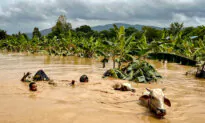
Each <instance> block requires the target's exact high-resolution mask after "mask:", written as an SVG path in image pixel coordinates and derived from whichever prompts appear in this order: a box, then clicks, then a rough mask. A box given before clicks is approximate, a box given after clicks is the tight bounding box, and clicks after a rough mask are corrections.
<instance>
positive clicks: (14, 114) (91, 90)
mask: <svg viewBox="0 0 205 123" xmlns="http://www.w3.org/2000/svg"><path fill="white" fill-rule="evenodd" d="M149 62H150V63H151V64H152V65H153V66H154V67H156V68H157V70H158V71H159V73H160V74H161V75H162V76H163V79H161V80H159V81H158V83H153V84H135V83H133V82H132V83H131V84H132V86H134V87H135V88H136V93H132V92H120V91H115V90H113V89H112V85H113V84H114V83H116V82H128V81H126V80H118V79H112V78H106V79H103V78H102V74H103V73H104V71H106V70H107V69H109V68H112V63H111V62H110V63H108V64H106V68H102V64H101V63H100V62H99V60H96V59H86V58H79V57H74V56H72V57H56V56H52V57H51V56H39V55H38V56H34V55H22V54H0V123H36V122H39V123H149V122H151V123H182V122H183V123H204V122H205V80H204V79H196V78H194V77H192V76H185V75H184V73H185V72H186V71H187V70H189V69H190V68H191V67H188V66H182V65H178V64H175V63H168V64H163V63H161V62H159V61H149ZM39 69H43V70H44V71H45V72H46V73H47V75H48V76H49V77H50V78H51V79H53V80H54V81H56V82H57V86H53V85H49V84H48V83H47V82H37V86H38V91H37V92H30V91H29V90H28V83H22V82H21V81H20V79H21V77H22V75H23V73H24V72H28V71H29V72H31V73H33V74H35V72H36V71H37V70H39ZM82 74H86V75H88V77H89V83H87V84H80V83H79V77H80V76H81V75H82ZM72 79H73V80H76V81H77V85H76V86H75V87H71V86H69V84H68V83H69V82H68V81H69V80H72ZM146 87H149V88H163V87H166V91H165V92H164V93H165V95H166V97H167V98H169V99H170V101H171V103H172V107H167V106H165V107H166V109H167V115H166V116H165V118H164V119H157V118H155V117H154V116H153V115H152V114H151V113H150V112H149V110H147V109H146V108H145V107H143V106H141V105H140V104H139V102H138V101H137V100H138V98H139V97H140V95H141V94H142V92H143V91H144V90H145V88H146Z"/></svg>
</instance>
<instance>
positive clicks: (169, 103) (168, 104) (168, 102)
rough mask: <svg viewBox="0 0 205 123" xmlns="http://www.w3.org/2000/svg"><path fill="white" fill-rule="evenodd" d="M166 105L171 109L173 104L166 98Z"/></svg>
mask: <svg viewBox="0 0 205 123" xmlns="http://www.w3.org/2000/svg"><path fill="white" fill-rule="evenodd" d="M164 104H166V105H167V106H169V107H171V102H170V101H169V99H167V98H166V97H164Z"/></svg>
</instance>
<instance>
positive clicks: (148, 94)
mask: <svg viewBox="0 0 205 123" xmlns="http://www.w3.org/2000/svg"><path fill="white" fill-rule="evenodd" d="M164 90H165V88H164V89H148V88H146V91H145V92H144V93H143V95H142V96H141V97H140V98H139V100H140V102H141V103H142V104H143V105H144V106H146V107H148V108H149V109H150V111H151V112H153V113H154V114H156V116H157V117H163V116H165V115H166V109H165V107H164V104H166V105H167V106H169V107H171V102H170V100H169V99H168V98H166V97H165V96H164V93H163V91H164Z"/></svg>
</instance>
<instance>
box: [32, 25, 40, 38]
mask: <svg viewBox="0 0 205 123" xmlns="http://www.w3.org/2000/svg"><path fill="white" fill-rule="evenodd" d="M34 37H36V38H41V32H40V31H39V29H38V28H37V27H35V28H34V29H33V37H32V38H34Z"/></svg>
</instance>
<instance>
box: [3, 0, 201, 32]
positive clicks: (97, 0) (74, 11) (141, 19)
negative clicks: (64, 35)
mask: <svg viewBox="0 0 205 123" xmlns="http://www.w3.org/2000/svg"><path fill="white" fill-rule="evenodd" d="M204 5H205V0H1V1H0V29H4V30H6V31H7V33H9V34H11V33H17V32H18V31H21V32H32V31H33V28H34V27H38V28H39V29H40V30H42V29H47V28H50V27H52V26H53V25H55V23H56V20H57V18H58V16H59V15H65V16H66V17H67V21H68V22H70V23H71V24H72V27H73V28H75V27H78V26H80V25H85V24H86V25H90V26H96V25H104V24H108V23H114V22H124V23H128V24H144V25H153V26H159V27H168V26H169V24H170V23H171V22H176V21H177V22H184V25H185V26H198V25H204V24H205V7H204Z"/></svg>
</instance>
